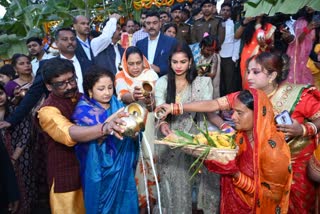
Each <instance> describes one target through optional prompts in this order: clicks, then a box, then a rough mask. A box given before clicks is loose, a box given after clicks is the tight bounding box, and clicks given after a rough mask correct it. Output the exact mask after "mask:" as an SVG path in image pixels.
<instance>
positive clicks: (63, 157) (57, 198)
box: [38, 58, 128, 214]
mask: <svg viewBox="0 0 320 214" xmlns="http://www.w3.org/2000/svg"><path fill="white" fill-rule="evenodd" d="M39 72H41V74H42V77H43V81H44V83H45V85H46V87H47V89H48V90H49V91H50V94H49V96H48V98H47V99H46V100H45V101H44V103H43V105H42V106H41V108H40V110H39V111H38V119H39V125H40V126H41V128H42V129H43V131H44V132H45V133H46V138H45V140H46V143H47V144H48V153H47V161H48V163H47V176H48V185H49V188H50V208H51V212H52V213H74V214H82V213H83V214H84V213H85V208H84V201H83V192H82V188H81V181H80V166H79V161H78V159H77V157H76V154H75V150H74V146H75V145H76V142H88V141H90V140H94V139H98V138H101V137H105V136H106V135H113V134H114V133H115V136H119V135H118V134H119V133H121V132H123V130H122V128H121V127H120V126H119V125H116V124H120V125H125V124H124V123H123V121H122V120H121V119H120V118H121V117H122V116H128V114H125V113H118V112H117V113H115V115H113V116H112V115H111V116H110V117H109V118H108V122H107V123H103V124H98V125H95V126H88V127H86V126H77V125H75V124H73V123H72V122H70V118H71V116H72V114H73V112H74V109H75V106H76V104H77V103H78V100H79V98H80V96H81V94H80V93H79V92H78V88H77V75H76V71H75V67H74V65H73V63H72V62H71V61H70V60H67V59H62V58H54V59H50V60H47V61H46V62H45V63H44V65H43V66H42V67H41V68H40V71H39ZM110 130H111V131H110ZM88 212H90V210H88Z"/></svg>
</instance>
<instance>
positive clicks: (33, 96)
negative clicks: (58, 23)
mask: <svg viewBox="0 0 320 214" xmlns="http://www.w3.org/2000/svg"><path fill="white" fill-rule="evenodd" d="M55 41H56V44H57V47H58V49H59V52H60V55H59V56H58V57H61V58H64V59H69V60H70V61H72V63H73V65H74V67H75V69H76V74H77V77H78V86H81V88H82V76H83V75H82V74H83V73H84V72H86V70H87V69H88V67H90V66H91V65H92V62H91V61H89V60H88V59H87V58H85V57H81V56H78V55H76V53H75V50H76V46H77V42H76V35H75V33H74V31H73V30H72V29H71V28H61V29H58V30H57V31H56V34H55ZM45 61H46V60H43V61H41V62H40V66H39V67H41V65H42V64H43V63H44V62H45ZM38 71H39V70H38ZM81 88H79V91H80V92H81ZM82 91H83V88H82ZM48 93H49V92H48V90H47V89H46V87H45V84H44V82H43V79H42V76H41V74H40V73H39V72H37V74H36V76H35V78H34V81H33V84H32V86H31V87H30V89H29V90H28V92H27V94H26V95H25V97H24V98H23V99H22V100H21V102H20V103H19V105H18V107H17V108H16V109H15V110H14V111H13V112H12V113H11V114H10V115H9V116H8V117H7V118H6V120H5V121H1V122H0V128H7V127H10V126H15V125H16V124H18V123H19V122H21V121H22V119H23V118H24V117H25V116H26V115H28V114H29V112H30V111H31V110H32V108H33V107H35V106H36V105H37V103H38V101H39V100H40V99H41V97H42V96H43V95H44V94H46V95H48Z"/></svg>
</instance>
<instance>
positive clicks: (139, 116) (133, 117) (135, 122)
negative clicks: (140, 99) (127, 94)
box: [121, 103, 147, 137]
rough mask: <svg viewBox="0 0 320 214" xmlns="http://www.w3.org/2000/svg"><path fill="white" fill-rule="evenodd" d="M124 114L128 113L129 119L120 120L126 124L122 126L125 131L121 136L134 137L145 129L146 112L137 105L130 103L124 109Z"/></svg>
mask: <svg viewBox="0 0 320 214" xmlns="http://www.w3.org/2000/svg"><path fill="white" fill-rule="evenodd" d="M124 112H128V113H129V117H122V118H121V119H122V120H123V121H125V122H126V123H127V125H126V126H122V128H123V129H124V130H125V131H124V133H122V135H123V136H127V137H136V136H137V135H138V133H139V132H140V131H144V129H145V120H146V116H147V111H146V110H145V109H144V108H143V107H142V106H141V105H139V104H138V103H131V104H129V105H128V106H127V107H126V108H125V109H124Z"/></svg>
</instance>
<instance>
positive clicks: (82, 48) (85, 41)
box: [73, 15, 93, 61]
mask: <svg viewBox="0 0 320 214" xmlns="http://www.w3.org/2000/svg"><path fill="white" fill-rule="evenodd" d="M73 28H74V30H75V31H76V34H77V48H76V54H77V55H78V56H81V58H83V57H86V58H87V59H88V60H90V61H92V59H93V54H92V50H91V47H90V40H89V34H90V26H89V19H88V18H87V17H85V16H81V15H79V16H76V17H74V18H73Z"/></svg>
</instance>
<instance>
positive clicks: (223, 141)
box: [193, 131, 236, 149]
mask: <svg viewBox="0 0 320 214" xmlns="http://www.w3.org/2000/svg"><path fill="white" fill-rule="evenodd" d="M208 138H210V139H208ZM193 143H195V144H204V145H208V146H213V147H216V148H221V149H234V148H236V144H235V142H234V134H229V133H228V134H226V133H221V132H212V131H210V132H208V135H207V136H205V135H204V134H202V133H199V134H197V135H195V136H194V137H193Z"/></svg>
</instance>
